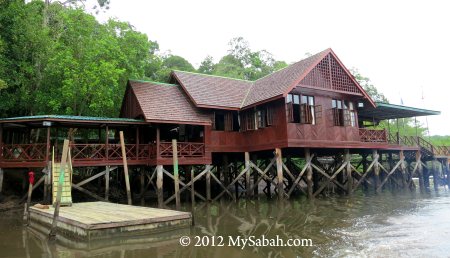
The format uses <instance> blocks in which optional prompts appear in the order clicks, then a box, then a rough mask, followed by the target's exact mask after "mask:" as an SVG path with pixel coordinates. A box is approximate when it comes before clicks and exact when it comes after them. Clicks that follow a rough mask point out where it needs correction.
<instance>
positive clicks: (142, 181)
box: [139, 168, 145, 206]
mask: <svg viewBox="0 0 450 258" xmlns="http://www.w3.org/2000/svg"><path fill="white" fill-rule="evenodd" d="M140 172H141V173H140V174H139V176H140V178H139V179H140V181H141V191H140V195H141V205H142V206H144V204H145V197H144V195H145V170H144V168H141V171H140Z"/></svg>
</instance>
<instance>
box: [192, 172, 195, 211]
mask: <svg viewBox="0 0 450 258" xmlns="http://www.w3.org/2000/svg"><path fill="white" fill-rule="evenodd" d="M194 178H195V171H194V166H192V167H191V202H192V207H195V187H194V182H195V181H194ZM192 211H194V210H192Z"/></svg>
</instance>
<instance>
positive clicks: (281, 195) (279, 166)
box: [275, 148, 284, 200]
mask: <svg viewBox="0 0 450 258" xmlns="http://www.w3.org/2000/svg"><path fill="white" fill-rule="evenodd" d="M275 157H276V162H277V180H278V183H277V190H278V199H279V200H282V199H283V198H284V189H283V188H284V185H283V181H284V178H283V157H282V156H281V149H280V148H276V149H275Z"/></svg>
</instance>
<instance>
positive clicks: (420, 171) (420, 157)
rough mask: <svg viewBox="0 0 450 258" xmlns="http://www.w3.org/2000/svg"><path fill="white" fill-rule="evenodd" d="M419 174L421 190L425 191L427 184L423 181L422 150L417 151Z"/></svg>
mask: <svg viewBox="0 0 450 258" xmlns="http://www.w3.org/2000/svg"><path fill="white" fill-rule="evenodd" d="M416 162H417V163H418V165H417V174H418V177H419V188H420V191H421V192H425V184H424V182H423V168H422V156H421V154H420V150H417V151H416Z"/></svg>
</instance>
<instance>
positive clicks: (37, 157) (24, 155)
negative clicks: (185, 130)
mask: <svg viewBox="0 0 450 258" xmlns="http://www.w3.org/2000/svg"><path fill="white" fill-rule="evenodd" d="M46 146H47V145H46V144H45V143H39V144H2V148H1V152H0V161H2V162H16V161H25V162H27V161H28V162H42V161H45V160H46V158H48V160H50V157H47V156H46V155H47V149H46ZM70 149H71V156H72V160H73V161H74V162H77V161H108V160H111V161H117V160H122V149H121V146H120V144H92V143H86V144H84V143H82V144H80V143H76V144H70ZM157 149H158V148H157V146H156V144H155V143H150V144H138V145H137V144H125V153H126V156H127V159H128V160H150V159H155V158H157V157H158V155H157ZM204 155H205V145H204V144H203V143H193V142H178V156H179V157H186V158H195V157H203V156H204ZM50 156H51V155H50ZM159 157H161V158H171V157H172V143H171V142H160V144H159ZM55 158H56V159H59V158H60V153H56V155H55Z"/></svg>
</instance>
